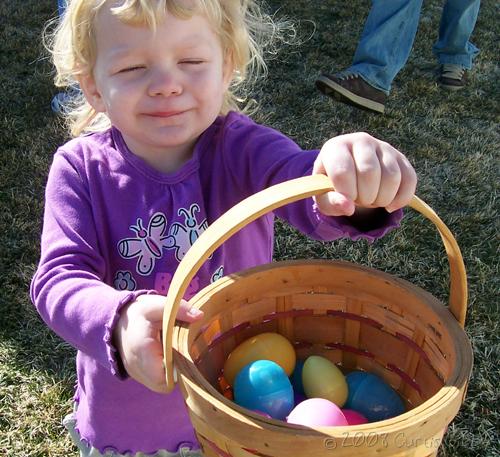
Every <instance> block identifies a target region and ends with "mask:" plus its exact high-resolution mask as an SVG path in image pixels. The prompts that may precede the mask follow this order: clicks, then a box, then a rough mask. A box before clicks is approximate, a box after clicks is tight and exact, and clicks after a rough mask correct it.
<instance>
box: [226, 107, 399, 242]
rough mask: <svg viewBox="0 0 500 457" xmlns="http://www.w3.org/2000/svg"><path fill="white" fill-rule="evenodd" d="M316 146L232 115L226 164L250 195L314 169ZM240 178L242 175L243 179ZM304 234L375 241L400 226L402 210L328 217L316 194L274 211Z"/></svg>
mask: <svg viewBox="0 0 500 457" xmlns="http://www.w3.org/2000/svg"><path fill="white" fill-rule="evenodd" d="M318 152H319V151H318V150H309V151H306V150H302V149H301V148H300V147H299V146H298V145H297V144H296V143H295V142H294V141H292V140H291V139H290V138H288V137H286V136H285V135H283V134H281V133H279V132H277V131H276V130H273V129H271V128H269V127H264V126H261V125H258V124H256V123H254V122H252V121H250V120H249V119H248V118H245V117H243V116H236V115H235V116H234V117H233V119H232V122H230V123H229V126H228V129H227V136H226V141H225V156H226V157H227V160H228V161H229V162H230V165H229V167H228V168H232V169H234V170H238V173H240V175H239V176H238V178H234V181H235V182H236V181H239V183H240V184H239V185H240V187H245V188H246V189H247V193H248V194H250V193H255V192H258V191H260V190H262V189H265V188H267V187H269V186H272V185H274V184H278V183H280V182H283V181H287V180H289V179H294V178H299V177H302V176H307V175H310V174H311V173H312V168H313V164H314V160H315V159H316V157H317V155H318ZM241 176H242V177H243V179H241ZM275 214H276V215H277V216H278V217H280V218H282V219H285V220H286V221H287V222H289V223H290V224H291V225H293V226H294V227H296V228H297V229H298V230H300V231H301V232H302V233H304V234H306V235H308V236H309V237H311V238H314V239H318V240H325V241H329V240H335V239H338V238H342V237H349V238H351V239H352V240H358V239H361V238H364V239H367V240H368V241H373V240H375V239H377V238H380V237H382V236H383V235H385V234H386V233H387V232H388V231H390V230H392V229H393V228H395V227H398V226H399V223H400V221H401V219H402V216H403V213H402V211H401V210H398V211H395V212H394V213H388V212H387V211H385V210H384V209H383V208H380V209H379V210H376V211H374V213H373V217H370V219H369V220H365V221H357V220H355V219H354V218H351V217H329V216H324V215H323V214H321V213H320V212H319V210H318V209H317V207H316V205H315V203H314V200H313V199H312V198H309V199H304V200H301V201H298V202H295V203H292V204H289V205H286V206H284V207H282V208H279V209H277V210H276V211H275Z"/></svg>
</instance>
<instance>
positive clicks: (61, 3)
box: [57, 0, 68, 16]
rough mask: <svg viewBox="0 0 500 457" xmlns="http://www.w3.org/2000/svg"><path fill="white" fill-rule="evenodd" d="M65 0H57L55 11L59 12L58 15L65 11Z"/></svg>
mask: <svg viewBox="0 0 500 457" xmlns="http://www.w3.org/2000/svg"><path fill="white" fill-rule="evenodd" d="M67 3H68V2H67V0H57V11H58V12H59V16H62V15H63V14H64V11H66V5H67Z"/></svg>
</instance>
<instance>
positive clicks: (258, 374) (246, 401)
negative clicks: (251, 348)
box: [234, 360, 293, 419]
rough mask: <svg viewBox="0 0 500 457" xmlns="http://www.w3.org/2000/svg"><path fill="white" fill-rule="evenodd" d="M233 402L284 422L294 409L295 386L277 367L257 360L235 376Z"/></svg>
mask: <svg viewBox="0 0 500 457" xmlns="http://www.w3.org/2000/svg"><path fill="white" fill-rule="evenodd" d="M234 401H235V402H236V403H238V405H240V406H243V407H244V408H248V409H251V410H254V411H260V412H262V413H265V414H269V415H270V416H271V417H273V418H274V419H285V417H286V416H287V415H288V414H289V413H290V411H291V410H292V408H293V388H292V384H291V383H290V380H289V379H288V376H287V374H286V373H285V371H284V370H283V368H281V367H280V366H279V365H278V364H277V363H275V362H272V361H270V360H256V361H255V362H252V363H249V364H248V365H246V366H245V367H243V369H242V370H241V371H240V372H239V373H238V374H237V375H236V378H235V380H234Z"/></svg>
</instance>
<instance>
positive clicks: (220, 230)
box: [162, 174, 467, 392]
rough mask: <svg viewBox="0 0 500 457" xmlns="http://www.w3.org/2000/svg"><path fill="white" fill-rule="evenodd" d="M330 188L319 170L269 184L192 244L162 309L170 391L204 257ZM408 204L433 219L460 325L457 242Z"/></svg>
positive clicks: (421, 206) (462, 301) (463, 291)
mask: <svg viewBox="0 0 500 457" xmlns="http://www.w3.org/2000/svg"><path fill="white" fill-rule="evenodd" d="M332 190H334V189H333V185H332V182H331V180H330V179H329V178H328V177H327V176H325V175H321V174H316V175H312V176H306V177H302V178H297V179H293V180H290V181H286V182H283V183H281V184H277V185H275V186H272V187H269V188H267V189H264V190H263V191H261V192H258V193H256V194H254V195H252V196H250V197H248V198H247V199H245V200H243V201H241V202H240V203H238V204H237V205H235V206H233V207H232V208H231V209H229V210H228V211H227V212H226V213H225V214H223V215H222V216H221V217H219V218H218V219H217V220H216V221H214V222H213V223H212V224H211V225H210V226H209V227H208V229H207V230H205V231H204V232H203V233H202V234H201V235H200V237H199V238H198V239H197V240H196V242H195V243H194V244H193V245H192V246H191V248H190V249H189V250H188V252H187V253H186V255H185V256H184V258H183V259H182V261H181V262H180V264H179V266H178V267H177V270H176V272H175V274H174V276H173V278H172V282H171V284H170V288H169V292H168V295H167V298H166V306H165V311H164V313H163V330H162V333H163V357H164V364H165V371H166V380H167V389H168V391H169V392H170V391H171V390H172V389H173V387H174V377H173V350H172V337H173V331H174V325H175V319H176V316H177V311H178V309H179V305H180V301H181V299H182V297H183V296H184V293H185V292H186V289H187V287H188V286H189V283H190V282H191V280H192V279H193V277H194V275H195V274H196V272H197V271H198V270H199V268H200V267H201V266H202V264H203V263H204V262H205V260H207V259H208V257H210V255H211V254H212V253H213V252H214V251H215V250H216V249H217V248H218V247H219V246H220V245H221V244H222V243H224V241H226V240H227V239H228V238H230V237H231V236H232V235H233V234H234V233H236V232H238V231H239V230H240V229H241V228H243V227H245V226H246V225H247V224H249V223H250V222H252V221H254V220H256V219H258V218H259V217H261V216H263V215H264V214H266V213H268V212H269V211H272V210H274V209H276V208H279V207H281V206H284V205H287V204H288V203H292V202H294V201H297V200H301V199H303V198H307V197H312V196H314V195H320V194H323V193H326V192H329V191H332ZM409 206H411V207H412V208H413V209H415V210H416V211H418V212H419V213H421V214H422V215H423V216H425V217H426V218H427V219H429V220H430V221H431V222H433V223H434V225H435V226H436V227H437V230H438V231H439V233H440V235H441V238H442V240H443V244H444V246H445V249H446V253H447V255H448V261H449V264H450V298H449V308H450V311H451V312H452V313H453V315H454V316H455V318H456V319H457V321H458V323H459V324H460V325H461V326H462V327H463V326H464V323H465V314H466V311H467V310H466V307H467V277H466V273H465V266H464V262H463V259H462V254H461V252H460V249H459V247H458V244H457V242H456V240H455V238H454V237H453V235H452V233H451V232H450V230H449V229H448V227H447V226H446V225H445V224H444V223H443V221H442V220H441V219H440V218H439V217H438V216H437V214H436V213H435V212H434V210H433V209H432V208H430V207H429V206H428V205H427V204H426V203H424V202H423V201H422V200H420V199H419V198H418V197H416V196H414V197H413V199H412V200H411V202H410V205H409ZM168 310H171V311H170V312H169V311H168Z"/></svg>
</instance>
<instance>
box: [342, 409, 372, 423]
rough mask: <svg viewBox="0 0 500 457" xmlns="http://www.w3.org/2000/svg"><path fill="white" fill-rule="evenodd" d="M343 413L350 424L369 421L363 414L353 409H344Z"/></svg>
mask: <svg viewBox="0 0 500 457" xmlns="http://www.w3.org/2000/svg"><path fill="white" fill-rule="evenodd" d="M342 413H343V414H344V416H345V418H346V420H347V424H348V425H361V424H367V423H368V419H367V418H366V417H365V416H363V414H361V413H358V412H357V411H354V410H353V409H343V410H342Z"/></svg>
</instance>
